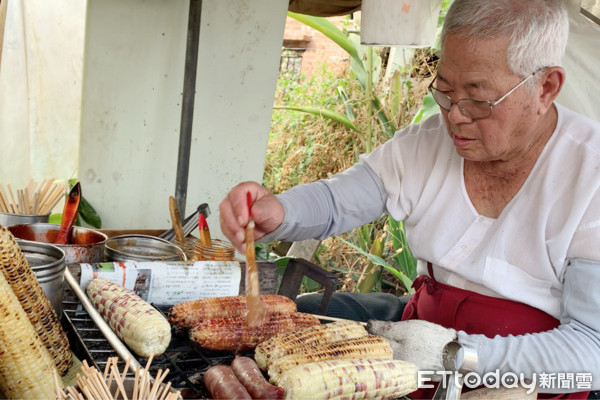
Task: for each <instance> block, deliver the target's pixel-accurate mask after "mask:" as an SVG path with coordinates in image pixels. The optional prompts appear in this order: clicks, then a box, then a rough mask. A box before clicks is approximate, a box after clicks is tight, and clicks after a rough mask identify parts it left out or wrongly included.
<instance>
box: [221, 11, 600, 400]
mask: <svg viewBox="0 0 600 400" xmlns="http://www.w3.org/2000/svg"><path fill="white" fill-rule="evenodd" d="M567 35H568V17H567V13H566V10H565V9H564V5H563V3H562V0H527V1H520V0H496V1H491V2H490V1H487V0H455V1H454V2H453V4H452V6H451V7H450V10H449V11H448V14H447V17H446V21H445V24H444V28H443V32H442V53H441V57H440V62H439V66H438V71H437V76H436V77H435V79H434V80H433V81H432V83H431V86H430V91H431V93H432V94H433V97H434V99H435V100H436V102H437V103H438V105H439V106H440V108H441V114H440V115H437V116H434V117H432V118H430V119H428V120H426V121H424V122H423V123H421V124H418V125H411V126H409V127H408V128H406V129H404V130H402V131H399V132H397V133H396V135H395V136H394V138H392V139H391V140H389V141H388V142H386V143H384V144H383V145H381V146H380V147H378V148H377V149H375V150H374V151H373V152H372V153H371V154H368V155H364V156H362V157H361V160H360V162H359V163H357V164H356V165H355V166H353V167H352V168H350V169H349V170H347V171H344V172H343V173H340V174H338V175H336V176H334V177H332V178H331V179H328V180H322V181H318V182H315V183H311V184H307V185H302V186H298V187H295V188H293V189H291V190H289V191H288V192H286V193H283V194H280V195H278V196H274V195H273V194H271V193H269V192H268V191H267V190H266V189H264V188H262V187H261V186H260V185H258V184H256V183H251V182H245V183H242V184H240V185H238V186H236V187H235V188H233V189H232V190H231V192H230V193H229V194H228V196H227V197H226V198H225V199H224V200H223V202H222V203H221V206H220V211H221V228H222V231H223V232H224V233H225V234H226V235H227V236H228V238H229V239H230V240H231V241H232V242H233V243H234V244H235V245H236V246H237V247H238V249H243V246H244V245H243V228H244V226H245V225H246V223H247V221H248V210H247V207H246V205H245V204H246V200H245V196H246V193H247V192H250V194H251V196H252V199H253V202H254V203H253V206H252V215H253V218H254V220H255V223H256V227H257V229H256V230H255V234H256V238H257V239H259V238H262V240H263V241H271V240H273V239H283V240H288V241H295V240H303V239H307V238H325V237H328V236H331V235H335V234H339V233H342V232H345V231H348V230H349V229H351V228H354V227H356V226H360V225H362V224H364V223H367V222H369V221H372V220H375V219H377V218H378V217H380V216H381V215H382V213H388V214H389V215H391V216H392V217H394V218H395V219H397V220H403V221H405V226H406V229H407V237H408V241H409V244H410V246H411V250H412V251H413V254H414V255H415V256H416V257H417V258H418V259H419V260H420V261H421V262H420V263H419V271H418V272H419V275H420V277H419V278H417V280H416V282H415V289H416V292H415V294H414V295H413V296H412V297H411V299H410V301H409V303H408V305H407V306H406V308H405V309H404V312H403V315H402V320H403V321H396V322H383V321H371V322H370V325H369V326H370V329H371V331H372V332H373V333H377V334H382V335H384V336H386V335H387V336H388V337H390V338H392V339H394V340H395V341H398V342H401V343H402V346H397V348H396V349H395V350H396V351H395V356H397V357H400V358H403V359H405V360H409V361H413V362H414V363H416V364H417V365H419V367H420V368H421V369H422V370H426V369H429V368H441V367H440V366H441V363H442V361H441V349H442V348H443V346H444V345H445V344H446V343H447V342H448V341H451V340H458V342H459V343H460V344H462V345H464V346H466V347H468V348H472V349H475V351H476V352H477V355H478V364H477V366H476V368H475V370H476V372H478V373H479V374H480V375H484V374H486V373H488V372H493V371H499V373H500V374H502V373H515V374H520V373H523V374H524V375H525V376H527V377H529V378H536V377H537V384H538V389H539V392H540V393H544V392H548V393H563V394H564V396H571V397H584V398H585V397H586V396H587V391H589V390H590V389H592V390H597V389H599V388H600V318H598V315H599V313H600V291H599V290H597V287H596V286H597V285H596V283H597V282H599V281H600V124H598V123H596V122H594V121H592V120H590V119H587V118H586V117H583V116H581V115H579V114H577V113H575V112H573V111H571V110H568V109H566V108H564V107H562V106H560V105H559V104H556V103H555V102H554V100H555V99H556V97H557V95H558V93H559V92H560V90H561V87H562V85H563V82H564V81H565V71H564V69H563V68H562V67H561V66H560V65H561V58H562V56H563V54H564V51H565V46H566V43H567ZM365 297H366V299H365V298H364V297H360V296H358V295H357V296H355V298H353V301H356V302H357V304H362V305H365V307H367V308H368V307H371V306H373V307H375V305H373V304H372V303H370V302H369V299H368V295H367V296H365ZM388 300H389V301H388V302H386V303H385V304H384V305H383V306H381V305H380V306H379V307H383V308H388V309H396V308H398V302H399V300H398V299H397V298H392V299H389V298H388ZM332 301H334V302H335V301H336V300H335V299H333V300H332ZM299 307H301V304H299ZM372 311H373V313H374V314H373V315H380V310H375V309H372ZM419 320H421V321H419ZM542 376H545V377H554V378H553V382H552V383H548V382H546V383H547V384H545V383H544V382H542V381H541V377H542ZM561 377H562V380H561ZM565 377H566V378H567V379H566V380H565ZM576 392H580V393H576ZM582 392H583V393H582Z"/></svg>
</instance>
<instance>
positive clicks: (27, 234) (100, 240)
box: [8, 223, 108, 264]
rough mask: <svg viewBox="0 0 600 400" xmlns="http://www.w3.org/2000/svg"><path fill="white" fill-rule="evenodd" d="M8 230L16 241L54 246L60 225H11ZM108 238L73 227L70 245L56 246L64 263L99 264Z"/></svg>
mask: <svg viewBox="0 0 600 400" xmlns="http://www.w3.org/2000/svg"><path fill="white" fill-rule="evenodd" d="M8 229H9V230H10V231H11V232H12V234H13V235H15V237H16V238H17V239H24V240H29V241H33V242H41V243H50V244H54V240H55V239H56V236H57V235H58V232H59V230H60V225H56V224H44V223H35V224H27V225H12V226H9V227H8ZM107 239H108V236H106V235H105V234H104V233H102V232H99V231H96V230H93V229H88V228H82V227H80V226H74V227H73V229H72V230H71V237H70V241H69V243H70V244H57V245H55V246H56V247H58V248H60V249H61V250H63V251H64V252H65V263H66V264H75V263H99V262H102V261H104V245H105V243H106V240H107Z"/></svg>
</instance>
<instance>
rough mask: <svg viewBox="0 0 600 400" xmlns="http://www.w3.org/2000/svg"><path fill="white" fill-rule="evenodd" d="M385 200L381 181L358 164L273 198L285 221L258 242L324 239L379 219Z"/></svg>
mask: <svg viewBox="0 0 600 400" xmlns="http://www.w3.org/2000/svg"><path fill="white" fill-rule="evenodd" d="M386 197H387V195H386V192H385V189H384V187H383V183H382V182H381V179H379V177H378V176H377V175H376V174H375V172H373V170H372V169H371V168H370V167H369V166H368V165H367V164H366V163H364V162H359V163H357V164H356V165H354V166H353V167H351V168H349V169H347V170H346V171H344V172H342V173H339V174H336V175H334V176H333V177H332V178H330V179H322V180H319V181H317V182H314V183H309V184H305V185H300V186H296V187H294V188H292V189H290V190H288V191H286V192H285V193H283V194H280V195H277V198H278V199H279V201H280V202H281V203H282V204H283V207H284V209H285V218H284V220H283V222H282V224H281V225H280V226H279V227H278V228H277V229H276V230H274V231H273V232H271V233H270V234H268V235H266V236H265V237H263V238H262V239H261V240H260V241H261V242H270V241H273V240H275V239H279V240H286V241H299V240H305V239H324V238H327V237H329V236H334V235H338V234H340V233H343V232H347V231H349V230H350V229H352V228H355V227H357V226H361V225H364V224H366V223H368V222H371V221H373V220H375V219H377V218H379V217H380V216H381V215H382V214H383V212H384V211H385V201H386Z"/></svg>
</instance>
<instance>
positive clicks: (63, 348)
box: [0, 227, 73, 375]
mask: <svg viewBox="0 0 600 400" xmlns="http://www.w3.org/2000/svg"><path fill="white" fill-rule="evenodd" d="M0 269H2V274H3V276H4V278H5V279H6V281H7V283H8V285H10V287H11V288H12V292H13V293H14V294H15V296H16V297H17V299H18V300H19V302H20V303H21V306H22V307H23V310H24V311H25V313H26V314H27V317H28V319H29V321H30V322H31V324H32V325H33V328H34V330H35V332H36V333H37V335H38V336H39V338H40V339H41V341H42V343H43V344H44V346H45V347H46V349H48V352H50V356H51V357H52V359H53V360H54V364H55V365H56V369H57V372H58V373H59V374H60V375H64V374H66V372H67V370H68V369H69V366H70V365H71V363H72V362H73V354H72V353H71V348H70V346H69V340H68V338H67V334H66V333H65V331H64V329H63V327H62V325H61V324H60V320H59V318H58V316H57V315H56V311H55V310H54V308H53V307H52V305H51V304H50V300H48V298H47V297H46V295H45V294H44V291H43V289H42V287H41V286H40V284H39V282H38V280H37V278H36V276H35V274H34V272H33V270H32V269H31V267H30V266H29V263H28V262H27V258H25V255H24V254H23V252H22V251H21V249H20V248H19V245H18V244H17V242H16V240H15V238H14V236H13V235H12V233H11V232H10V231H9V230H8V229H6V228H4V227H0Z"/></svg>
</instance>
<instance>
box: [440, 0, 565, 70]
mask: <svg viewBox="0 0 600 400" xmlns="http://www.w3.org/2000/svg"><path fill="white" fill-rule="evenodd" d="M450 35H455V36H457V37H460V38H461V39H467V40H468V39H477V38H479V39H482V38H483V39H490V38H494V37H497V36H504V35H506V36H507V37H508V39H509V44H508V51H507V55H506V61H507V64H508V68H509V69H510V70H511V71H512V72H513V73H514V74H516V75H520V76H523V77H526V76H528V75H530V74H531V73H533V72H535V71H537V70H539V69H541V68H543V67H549V66H559V65H561V62H562V57H563V55H564V53H565V48H566V46H567V38H568V35H569V17H568V14H567V10H566V8H565V5H564V0H493V1H490V0H454V1H453V3H452V5H451V6H450V8H449V10H448V13H447V15H446V20H445V22H444V27H443V29H442V37H441V39H442V54H443V48H444V41H445V40H446V38H447V37H448V36H450Z"/></svg>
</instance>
